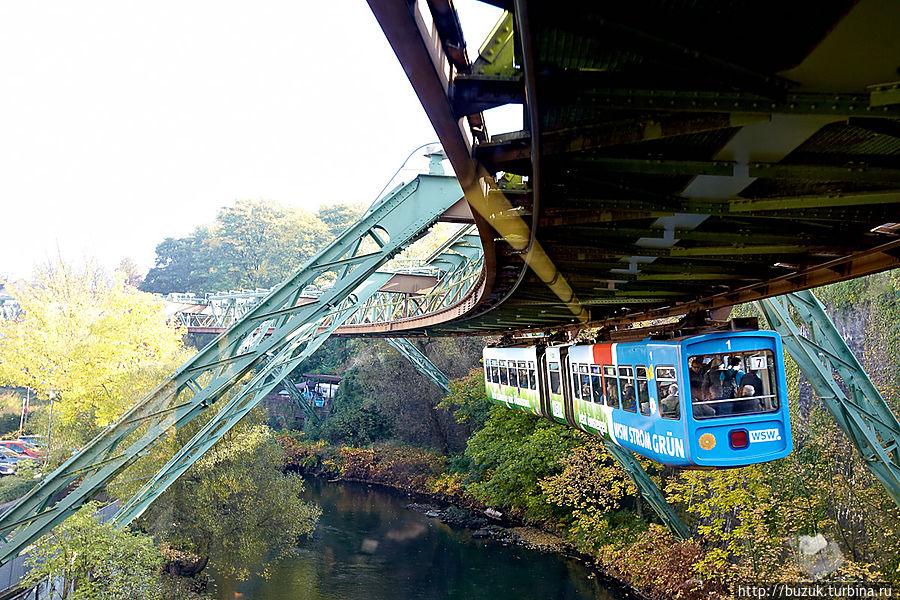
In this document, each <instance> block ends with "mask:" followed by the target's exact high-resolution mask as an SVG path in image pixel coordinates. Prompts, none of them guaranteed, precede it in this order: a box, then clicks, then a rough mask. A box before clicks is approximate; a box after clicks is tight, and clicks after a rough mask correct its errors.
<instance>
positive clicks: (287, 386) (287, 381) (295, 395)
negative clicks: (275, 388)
mask: <svg viewBox="0 0 900 600" xmlns="http://www.w3.org/2000/svg"><path fill="white" fill-rule="evenodd" d="M282 384H283V385H282V387H283V388H284V391H285V392H287V395H288V396H290V397H291V400H293V401H294V404H296V405H297V406H298V407H299V408H300V409H301V410H302V411H303V413H304V414H305V415H306V416H307V417H309V418H310V419H312V420H313V421H315V422H316V423H320V422H321V421H322V419H320V418H319V415H317V414H316V411H315V409H313V407H312V406H310V404H309V402H307V401H306V399H305V398H304V397H303V396H302V395H301V394H300V392H298V391H297V387H296V386H295V384H294V381H293V380H292V379H291V376H290V375H288V376H287V377H285V378H284V381H283V382H282Z"/></svg>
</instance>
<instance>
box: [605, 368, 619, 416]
mask: <svg viewBox="0 0 900 600" xmlns="http://www.w3.org/2000/svg"><path fill="white" fill-rule="evenodd" d="M603 379H605V380H606V388H605V389H606V405H607V406H612V407H613V408H619V379H618V377H616V368H615V367H610V366H604V367H603Z"/></svg>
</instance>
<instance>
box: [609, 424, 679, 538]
mask: <svg viewBox="0 0 900 600" xmlns="http://www.w3.org/2000/svg"><path fill="white" fill-rule="evenodd" d="M603 446H604V447H605V448H606V449H607V450H608V451H609V453H610V454H612V457H613V458H615V459H616V462H618V463H619V466H621V467H622V469H624V470H625V473H626V474H627V475H628V478H629V479H631V481H633V482H634V485H636V486H637V489H638V491H639V492H640V494H641V497H642V498H643V499H644V500H646V501H647V502H648V503H649V504H650V506H652V507H653V510H654V511H656V514H657V515H659V518H660V519H661V520H662V522H663V523H664V524H665V525H666V526H667V527H668V528H669V530H670V531H671V532H672V535H674V536H675V539H676V540H678V541H679V542H683V541H684V540H686V539H688V538H689V537H691V531H690V529H688V527H687V525H685V524H684V523H682V522H681V519H679V518H678V515H677V514H675V511H674V510H673V509H672V507H671V506H670V505H669V503H668V502H666V497H665V496H663V493H662V491H661V490H660V489H659V486H657V485H656V482H654V481H653V480H652V479H650V476H649V475H647V471H645V470H644V467H642V466H641V463H640V462H638V459H637V458H635V456H634V453H633V452H631V451H630V450H627V449H625V448H622V447H621V446H617V445H615V444H609V443H606V442H603Z"/></svg>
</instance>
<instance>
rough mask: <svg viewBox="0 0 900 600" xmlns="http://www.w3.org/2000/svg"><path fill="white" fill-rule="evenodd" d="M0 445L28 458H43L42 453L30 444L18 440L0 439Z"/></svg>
mask: <svg viewBox="0 0 900 600" xmlns="http://www.w3.org/2000/svg"><path fill="white" fill-rule="evenodd" d="M0 446H2V447H4V448H8V449H10V450H12V451H13V452H17V453H19V454H21V455H22V456H27V457H29V458H43V457H44V453H43V452H42V451H40V450H38V449H37V448H34V447H33V446H31V445H30V444H27V443H23V442H20V441H18V440H0Z"/></svg>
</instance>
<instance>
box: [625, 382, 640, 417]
mask: <svg viewBox="0 0 900 600" xmlns="http://www.w3.org/2000/svg"><path fill="white" fill-rule="evenodd" d="M622 408H624V409H625V410H630V411H631V412H634V411H635V410H637V403H636V402H635V396H634V386H633V385H631V384H628V385H626V386H625V387H623V388H622Z"/></svg>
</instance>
